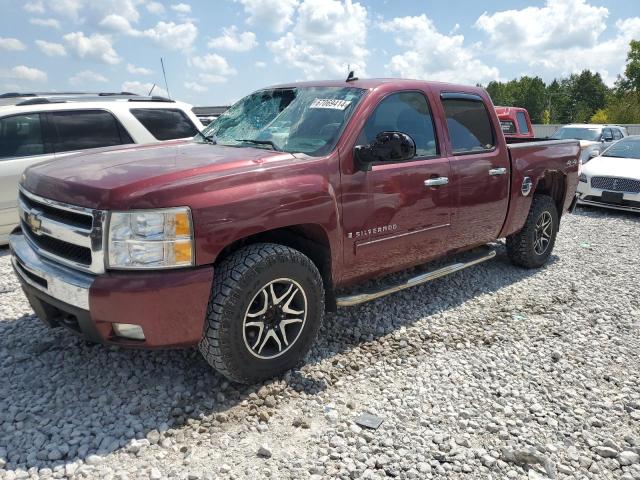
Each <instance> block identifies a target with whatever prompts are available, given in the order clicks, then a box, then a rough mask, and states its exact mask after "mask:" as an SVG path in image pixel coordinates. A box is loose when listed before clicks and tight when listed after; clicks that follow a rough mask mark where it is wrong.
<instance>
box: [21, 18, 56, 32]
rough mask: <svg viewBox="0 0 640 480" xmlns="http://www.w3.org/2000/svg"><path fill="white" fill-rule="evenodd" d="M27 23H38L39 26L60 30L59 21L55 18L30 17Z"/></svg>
mask: <svg viewBox="0 0 640 480" xmlns="http://www.w3.org/2000/svg"><path fill="white" fill-rule="evenodd" d="M29 23H30V24H31V25H38V26H39V27H50V28H55V29H56V30H60V22H59V21H58V20H56V19H55V18H30V19H29Z"/></svg>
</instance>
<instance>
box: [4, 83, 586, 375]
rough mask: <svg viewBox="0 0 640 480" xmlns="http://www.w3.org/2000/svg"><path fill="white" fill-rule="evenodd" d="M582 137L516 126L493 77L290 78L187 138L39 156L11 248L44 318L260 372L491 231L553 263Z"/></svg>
mask: <svg viewBox="0 0 640 480" xmlns="http://www.w3.org/2000/svg"><path fill="white" fill-rule="evenodd" d="M579 154H580V147H579V144H578V142H577V141H575V140H560V141H547V142H535V141H534V142H527V143H519V144H516V145H507V142H506V141H505V138H504V135H503V134H502V129H501V126H500V122H499V120H498V117H497V115H496V112H495V109H494V107H493V105H492V103H491V100H490V98H489V96H488V95H487V93H486V92H485V91H484V90H482V89H481V88H475V87H466V86H460V85H452V84H445V83H434V82H425V81H413V80H399V79H393V80H371V79H369V80H357V79H348V81H326V82H309V83H295V84H289V85H280V86H276V87H271V88H266V89H263V90H259V91H257V92H255V93H252V94H250V95H249V96H247V97H245V98H244V99H242V100H240V101H239V102H238V103H236V104H235V105H234V106H232V107H231V108H230V109H229V110H228V111H227V112H225V113H224V114H223V115H222V116H221V117H220V118H218V119H217V120H216V121H215V122H214V123H212V124H211V125H210V126H209V127H208V128H207V129H205V131H204V132H203V133H202V134H200V135H199V136H197V137H196V138H194V139H193V140H190V141H173V142H168V143H165V144H162V145H151V146H139V145H138V146H131V147H124V148H122V147H120V148H115V147H109V148H106V149H104V150H101V151H99V152H97V153H96V152H92V153H87V154H77V155H75V156H73V157H69V158H65V159H60V160H57V161H55V162H52V163H44V164H40V165H37V166H33V167H30V168H29V169H28V170H27V171H26V172H25V173H24V175H23V176H22V178H21V182H20V186H19V208H20V218H21V226H20V228H19V229H17V230H16V231H14V232H13V233H12V235H11V238H10V244H11V254H12V262H13V266H14V269H15V272H16V273H17V276H18V278H19V279H20V282H21V284H22V287H23V290H24V292H25V294H26V296H27V298H28V300H29V302H30V303H31V305H32V307H33V309H34V311H35V312H36V314H37V316H38V317H40V319H41V320H42V321H43V322H44V323H45V324H47V325H49V326H51V327H58V326H62V327H66V328H68V329H69V330H71V331H74V332H76V333H77V334H79V335H81V336H82V337H84V338H85V339H88V340H92V341H95V342H100V343H105V344H111V345H119V346H123V347H141V348H169V347H172V348H173V347H191V346H196V345H198V346H199V349H200V351H201V352H202V354H203V355H204V357H205V358H206V360H207V361H208V362H209V363H210V364H211V365H212V366H213V367H214V368H215V369H217V370H218V371H220V372H221V373H223V374H224V375H226V376H227V377H228V378H230V379H232V380H234V381H238V382H245V383H250V382H256V381H259V380H262V379H265V378H269V377H272V376H275V375H278V374H280V373H282V372H284V371H286V370H288V369H290V368H292V367H293V366H295V365H296V364H297V362H299V361H300V359H301V358H303V357H304V355H305V354H306V352H307V351H308V350H309V349H310V347H311V345H312V342H313V341H314V338H315V337H316V334H317V332H318V329H319V327H320V324H321V321H322V319H323V315H324V312H325V310H327V311H335V309H336V308H338V307H347V306H352V305H358V304H360V303H362V302H366V301H369V300H373V299H376V298H379V297H381V296H383V295H386V294H389V293H392V292H395V291H398V290H402V289H403V288H408V287H411V286H414V285H419V284H422V283H424V282H427V281H430V280H433V279H435V278H438V277H441V276H443V275H446V274H449V273H452V272H455V271H459V270H461V269H463V268H466V267H470V266H472V265H475V264H477V263H479V262H483V261H485V260H489V259H491V258H492V257H493V256H495V250H494V249H492V248H491V247H490V246H488V245H487V244H488V243H490V242H493V241H495V240H496V239H500V238H506V249H507V252H508V255H509V257H510V258H511V260H512V261H513V262H514V263H515V264H517V265H520V266H522V267H525V268H535V267H540V266H542V265H543V264H544V263H545V262H546V261H547V259H548V258H549V255H550V254H551V251H552V249H553V246H554V242H555V239H556V234H557V232H558V228H559V225H560V219H561V216H562V215H563V213H565V212H566V211H567V210H569V209H570V208H572V205H573V204H574V203H575V202H574V194H575V191H576V186H577V183H578V160H579ZM460 255H463V256H465V259H464V260H456V258H458V256H460ZM444 257H446V258H447V259H448V258H451V259H452V260H451V261H450V262H449V263H446V262H447V260H443V262H444V266H442V263H443V262H439V264H440V266H438V267H432V269H431V270H430V271H429V270H427V273H421V274H420V275H417V276H415V274H413V275H414V276H411V277H409V278H406V279H403V280H402V281H401V283H398V282H397V281H396V282H393V283H390V284H387V285H385V286H383V287H378V288H375V289H362V290H359V289H358V285H359V284H362V283H363V282H364V281H365V280H368V279H372V278H374V277H380V276H384V275H387V274H389V273H392V272H398V271H401V270H404V269H408V268H409V267H413V266H417V265H420V264H425V263H427V262H430V261H432V260H436V259H443V258H444ZM400 276H401V275H400ZM395 277H397V275H396V276H394V278H395ZM369 283H374V284H378V283H376V282H369ZM345 287H349V289H345ZM345 291H346V292H347V293H343V292H345Z"/></svg>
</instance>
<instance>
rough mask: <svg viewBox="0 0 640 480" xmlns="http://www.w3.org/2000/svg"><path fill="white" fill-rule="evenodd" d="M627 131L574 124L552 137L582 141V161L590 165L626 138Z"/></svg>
mask: <svg viewBox="0 0 640 480" xmlns="http://www.w3.org/2000/svg"><path fill="white" fill-rule="evenodd" d="M627 135H628V134H627V129H626V128H625V127H622V126H620V125H593V124H584V123H574V124H571V125H565V126H563V127H560V128H559V129H558V130H556V132H555V133H554V134H553V135H551V137H549V138H552V139H555V140H566V139H573V140H579V141H580V150H581V154H580V160H581V162H582V164H585V163H588V162H589V161H590V160H591V159H592V158H594V157H597V156H598V155H600V154H601V153H602V152H603V151H604V150H605V149H607V148H608V147H609V146H611V144H613V143H614V142H617V141H618V140H620V139H622V138H624V137H626V136H627Z"/></svg>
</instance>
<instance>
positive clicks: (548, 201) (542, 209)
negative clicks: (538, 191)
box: [507, 195, 559, 268]
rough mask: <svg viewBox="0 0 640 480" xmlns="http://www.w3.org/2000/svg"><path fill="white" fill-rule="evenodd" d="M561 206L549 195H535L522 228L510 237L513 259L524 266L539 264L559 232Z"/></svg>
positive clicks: (509, 247) (510, 255) (542, 263)
mask: <svg viewBox="0 0 640 480" xmlns="http://www.w3.org/2000/svg"><path fill="white" fill-rule="evenodd" d="M558 223H559V222H558V210H557V208H556V204H555V203H554V201H553V199H552V198H551V197H549V196H548V195H535V196H534V197H533V201H532V203H531V209H530V210H529V215H528V216H527V220H526V221H525V224H524V226H523V227H522V229H521V230H520V231H519V232H517V233H514V234H513V235H510V236H508V237H507V253H508V255H509V258H510V259H511V261H512V262H513V263H514V264H516V265H519V266H521V267H525V268H539V267H541V266H542V265H544V264H545V263H546V261H547V260H548V259H549V256H550V255H551V252H552V251H553V246H554V245H555V242H556V235H557V234H558Z"/></svg>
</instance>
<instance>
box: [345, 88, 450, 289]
mask: <svg viewBox="0 0 640 480" xmlns="http://www.w3.org/2000/svg"><path fill="white" fill-rule="evenodd" d="M431 112H432V110H431V108H430V104H429V101H428V100H427V96H426V95H425V92H423V91H415V90H412V91H401V92H394V93H390V94H388V95H387V96H386V97H384V98H382V99H381V100H380V101H379V103H378V104H377V106H376V107H375V109H374V110H373V112H372V113H371V114H370V115H369V117H368V119H367V121H366V123H365V124H364V127H363V129H362V130H361V132H360V134H359V137H358V139H357V141H356V145H368V144H370V143H371V142H372V141H373V140H374V139H375V137H376V135H377V134H379V133H381V132H384V131H398V132H402V133H406V134H408V135H410V136H411V137H412V138H413V139H414V141H415V143H416V157H415V158H413V159H412V160H409V161H404V162H393V161H386V162H378V163H376V164H371V165H369V166H368V168H366V167H365V168H362V167H363V166H361V168H359V169H357V170H355V171H351V172H349V173H348V174H347V175H343V177H342V187H343V192H344V193H343V201H342V206H343V228H344V231H345V236H346V239H345V264H346V267H347V276H348V277H352V278H356V277H358V276H363V275H367V274H372V273H382V272H385V271H391V270H398V269H401V268H404V267H406V266H409V265H415V264H419V263H422V262H424V261H426V260H428V259H430V258H433V257H436V256H438V255H440V254H441V253H442V252H443V251H444V250H445V249H446V247H445V245H446V239H447V236H448V230H449V224H450V213H451V194H450V191H451V186H450V185H449V176H450V167H449V159H448V158H447V157H446V154H445V153H444V152H442V151H441V147H440V144H439V139H438V135H437V134H436V128H435V125H434V121H433V116H432V113H431ZM349 155H352V152H349ZM429 183H431V184H433V185H431V186H430V185H429Z"/></svg>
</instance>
